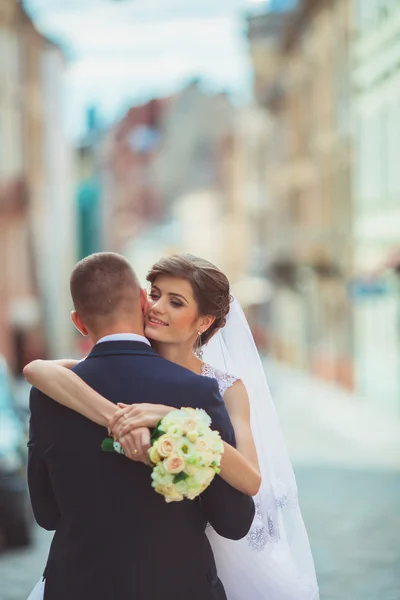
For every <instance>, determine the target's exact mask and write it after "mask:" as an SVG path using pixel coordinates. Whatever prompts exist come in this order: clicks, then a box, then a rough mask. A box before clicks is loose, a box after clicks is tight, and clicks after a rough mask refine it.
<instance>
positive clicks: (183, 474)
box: [174, 471, 189, 483]
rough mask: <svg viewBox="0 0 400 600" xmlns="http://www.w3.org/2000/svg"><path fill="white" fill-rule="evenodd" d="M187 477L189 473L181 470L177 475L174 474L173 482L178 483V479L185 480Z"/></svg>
mask: <svg viewBox="0 0 400 600" xmlns="http://www.w3.org/2000/svg"><path fill="white" fill-rule="evenodd" d="M188 477H189V475H188V474H187V473H185V471H182V472H181V473H178V474H177V475H175V477H174V483H179V482H180V481H185V479H187V478H188Z"/></svg>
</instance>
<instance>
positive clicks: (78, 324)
mask: <svg viewBox="0 0 400 600" xmlns="http://www.w3.org/2000/svg"><path fill="white" fill-rule="evenodd" d="M71 319H72V322H73V324H74V325H75V327H76V328H77V330H78V331H79V333H81V334H82V335H88V334H89V332H88V330H87V329H86V325H85V323H84V322H83V321H82V319H81V318H80V316H79V315H78V313H77V312H76V310H73V311H72V312H71Z"/></svg>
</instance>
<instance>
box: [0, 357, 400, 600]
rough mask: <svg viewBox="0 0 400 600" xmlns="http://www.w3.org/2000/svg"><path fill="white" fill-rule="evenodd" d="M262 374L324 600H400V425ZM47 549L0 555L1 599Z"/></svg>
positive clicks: (12, 594)
mask: <svg viewBox="0 0 400 600" xmlns="http://www.w3.org/2000/svg"><path fill="white" fill-rule="evenodd" d="M267 373H268V375H269V379H270V383H271V389H272V392H273V395H274V398H275V399H276V404H277V407H278V412H279V413H280V416H281V422H282V426H283V428H284V431H285V434H286V437H287V440H288V443H289V447H290V450H291V453H292V457H293V461H294V464H295V470H296V475H297V481H298V485H299V495H300V502H301V506H302V510H303V515H304V519H305V521H306V524H307V528H308V531H309V535H310V540H311V544H312V547H313V552H314V557H315V562H316V568H317V573H318V579H319V583H320V589H321V600H400V541H399V532H400V511H399V507H400V472H399V471H398V470H397V469H396V455H397V451H398V446H397V444H398V441H399V440H400V435H397V428H398V427H400V424H397V423H393V422H391V421H390V420H389V419H387V420H385V419H384V418H380V417H379V416H377V415H371V414H365V413H364V411H363V408H362V405H361V406H360V405H359V404H358V405H357V406H358V408H357V409H356V410H355V408H354V404H355V400H354V399H351V398H349V399H346V398H344V397H343V395H342V394H341V393H340V392H339V391H335V390H332V389H328V388H324V387H323V386H322V387H321V386H320V385H319V384H316V383H315V382H313V381H311V380H309V379H307V378H304V377H299V376H298V375H297V374H295V373H293V374H292V373H291V372H290V371H288V370H287V369H286V370H285V369H280V368H276V367H275V366H274V365H272V364H271V365H270V364H267ZM321 406H322V408H321ZM357 411H358V412H357ZM377 429H379V431H378V432H377V431H376V430H377ZM368 430H370V432H368ZM397 458H398V457H397ZM50 540H51V534H48V533H47V532H45V531H41V530H40V531H39V530H38V531H37V535H36V542H35V544H34V546H33V547H32V549H30V550H27V551H23V552H13V553H4V554H3V555H0V600H26V598H27V595H28V593H29V591H30V589H31V588H32V587H33V585H34V584H35V583H36V581H37V580H38V579H39V577H40V574H41V572H42V570H43V567H44V564H45V561H46V557H47V550H48V545H49V542H50ZM71 600H72V599H71ZM243 600H251V598H249V599H247V598H246V599H243ZM266 600H279V599H275V598H274V599H268V598H266Z"/></svg>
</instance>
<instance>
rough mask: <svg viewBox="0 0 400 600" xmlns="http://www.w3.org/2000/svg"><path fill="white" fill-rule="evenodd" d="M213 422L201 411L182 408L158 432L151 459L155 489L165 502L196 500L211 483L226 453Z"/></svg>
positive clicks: (161, 425)
mask: <svg viewBox="0 0 400 600" xmlns="http://www.w3.org/2000/svg"><path fill="white" fill-rule="evenodd" d="M210 425H211V419H210V417H209V416H208V414H207V413H206V412H205V411H204V410H202V409H198V408H181V409H180V410H174V411H172V412H170V413H169V414H168V415H166V416H165V417H164V418H163V419H162V420H161V421H160V422H159V423H158V425H157V427H156V428H155V430H154V432H153V435H152V447H151V448H150V450H149V459H150V461H151V464H152V465H153V473H152V474H151V477H152V479H153V482H152V486H153V488H154V489H155V491H156V492H157V493H158V494H162V495H163V496H164V497H165V500H166V502H180V501H181V500H183V499H184V498H188V499H189V500H193V499H194V498H196V497H197V496H199V495H200V494H201V493H202V492H203V491H204V490H205V489H206V488H207V487H208V486H209V485H210V483H211V482H212V480H213V479H214V477H215V474H218V473H219V472H220V469H219V466H220V463H221V457H222V454H223V452H224V445H223V442H222V440H221V437H220V435H219V433H218V431H212V430H211V429H210Z"/></svg>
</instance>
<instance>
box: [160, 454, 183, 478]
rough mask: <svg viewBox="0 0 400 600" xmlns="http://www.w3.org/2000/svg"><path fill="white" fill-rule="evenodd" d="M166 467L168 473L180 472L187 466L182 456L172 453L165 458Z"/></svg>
mask: <svg viewBox="0 0 400 600" xmlns="http://www.w3.org/2000/svg"><path fill="white" fill-rule="evenodd" d="M164 467H165V470H166V471H167V472H168V473H172V474H176V473H180V472H181V471H183V469H184V468H185V461H184V460H183V458H182V456H178V454H172V455H171V456H169V457H168V458H166V459H165V460H164Z"/></svg>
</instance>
